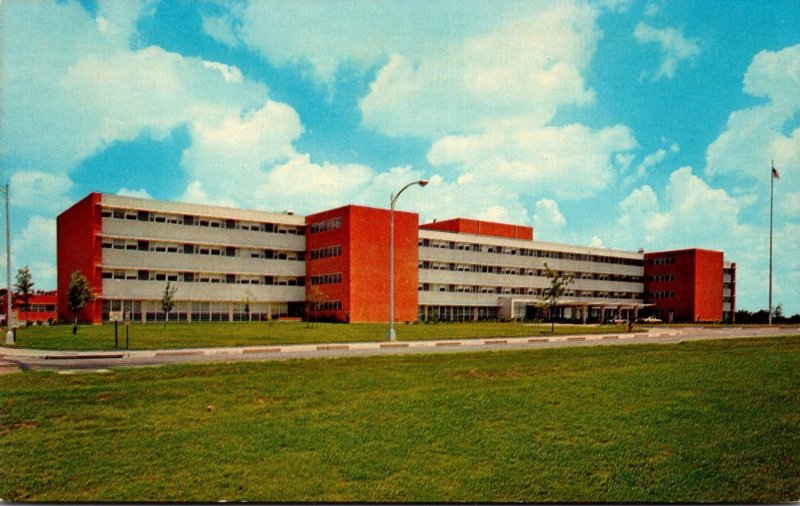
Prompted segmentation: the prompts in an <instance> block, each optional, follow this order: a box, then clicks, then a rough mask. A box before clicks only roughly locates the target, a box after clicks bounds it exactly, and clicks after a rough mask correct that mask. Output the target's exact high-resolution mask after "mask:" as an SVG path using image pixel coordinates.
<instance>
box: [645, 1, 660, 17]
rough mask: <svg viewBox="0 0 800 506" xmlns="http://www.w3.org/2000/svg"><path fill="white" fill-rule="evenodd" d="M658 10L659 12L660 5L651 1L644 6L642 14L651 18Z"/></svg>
mask: <svg viewBox="0 0 800 506" xmlns="http://www.w3.org/2000/svg"><path fill="white" fill-rule="evenodd" d="M659 12H661V6H660V5H658V4H657V3H653V2H650V3H649V4H647V7H645V9H644V15H645V16H647V17H648V18H652V17H653V16H655V15H656V14H658V13H659Z"/></svg>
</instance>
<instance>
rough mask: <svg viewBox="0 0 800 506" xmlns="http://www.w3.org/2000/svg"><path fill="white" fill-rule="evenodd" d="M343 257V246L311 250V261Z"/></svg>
mask: <svg viewBox="0 0 800 506" xmlns="http://www.w3.org/2000/svg"><path fill="white" fill-rule="evenodd" d="M341 255H342V246H341V245H339V244H337V245H336V246H327V247H325V248H317V249H312V250H311V260H319V259H320V258H329V257H338V256H341Z"/></svg>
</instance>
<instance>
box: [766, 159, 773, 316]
mask: <svg viewBox="0 0 800 506" xmlns="http://www.w3.org/2000/svg"><path fill="white" fill-rule="evenodd" d="M774 189H775V161H774V160H773V161H772V170H770V172H769V310H768V311H767V324H768V325H772V200H773V199H772V196H773V194H774Z"/></svg>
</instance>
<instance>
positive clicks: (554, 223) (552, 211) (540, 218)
mask: <svg viewBox="0 0 800 506" xmlns="http://www.w3.org/2000/svg"><path fill="white" fill-rule="evenodd" d="M566 224H567V219H566V218H565V217H564V215H563V214H561V210H560V209H559V208H558V203H557V202H556V201H555V200H552V199H540V200H539V201H537V202H536V204H535V205H534V215H533V228H534V231H535V233H536V237H537V238H539V239H541V240H544V241H556V240H560V239H561V230H562V228H563V227H564V225H566Z"/></svg>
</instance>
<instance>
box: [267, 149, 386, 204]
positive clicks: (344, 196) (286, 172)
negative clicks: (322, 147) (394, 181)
mask: <svg viewBox="0 0 800 506" xmlns="http://www.w3.org/2000/svg"><path fill="white" fill-rule="evenodd" d="M373 177H374V173H373V171H372V169H370V168H369V167H365V166H363V165H358V164H344V165H337V164H332V163H328V162H324V163H322V164H317V163H313V162H312V161H311V157H310V156H309V155H307V154H298V155H295V156H293V157H292V158H290V159H289V160H288V161H287V162H286V163H283V164H280V165H277V166H275V167H274V168H273V169H272V170H270V171H269V172H268V173H267V174H266V175H265V180H264V182H263V183H262V184H261V186H259V187H258V188H256V189H255V192H254V195H255V197H256V199H257V202H258V203H259V206H260V207H263V206H264V205H266V206H269V207H271V208H272V209H277V208H278V207H279V206H286V205H287V203H291V205H292V206H293V209H291V210H292V211H297V212H301V213H308V212H311V211H320V210H322V209H326V208H332V207H338V206H342V205H346V204H349V203H350V201H351V199H352V198H354V197H355V195H356V194H357V193H358V192H359V191H361V190H362V189H363V188H364V187H365V186H366V185H367V184H369V183H370V181H371V180H372V179H373ZM381 207H384V206H381Z"/></svg>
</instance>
